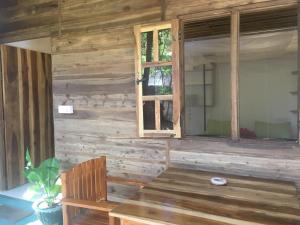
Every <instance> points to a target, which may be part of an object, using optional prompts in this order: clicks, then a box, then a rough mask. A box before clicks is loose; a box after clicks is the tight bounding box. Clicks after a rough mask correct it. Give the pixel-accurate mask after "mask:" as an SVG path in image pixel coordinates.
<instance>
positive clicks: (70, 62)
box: [0, 0, 300, 197]
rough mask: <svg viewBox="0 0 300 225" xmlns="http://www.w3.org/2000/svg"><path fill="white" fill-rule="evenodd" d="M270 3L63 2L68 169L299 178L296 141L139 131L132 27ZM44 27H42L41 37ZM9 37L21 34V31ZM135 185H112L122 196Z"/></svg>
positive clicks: (62, 147)
mask: <svg viewBox="0 0 300 225" xmlns="http://www.w3.org/2000/svg"><path fill="white" fill-rule="evenodd" d="M42 1H46V0H35V1H33V0H31V1H29V2H31V3H32V2H35V3H38V2H42ZM48 1H49V0H48ZM268 1H274V0H230V1H224V0H161V1H160V0H153V1H140V0H114V1H108V0H90V1H84V0H64V1H60V0H58V9H57V10H58V11H57V12H55V13H53V15H54V17H55V18H57V16H56V15H59V16H58V18H57V19H58V21H57V33H55V32H54V33H52V35H53V36H52V52H53V64H52V67H53V92H54V93H53V96H54V123H55V152H56V156H57V157H58V158H60V159H61V160H62V161H63V162H64V165H65V166H66V167H68V166H69V165H71V164H74V163H79V162H82V161H85V160H87V159H90V158H94V157H97V156H100V155H106V156H108V168H109V174H110V175H114V176H120V177H125V178H133V179H139V180H142V181H148V180H150V179H152V178H153V177H154V176H157V175H158V174H159V173H160V172H162V171H163V170H164V169H165V168H166V167H167V165H169V164H171V165H175V166H180V167H192V168H195V169H208V170H222V171H223V170H225V171H228V172H231V173H236V174H245V175H249V174H250V175H256V176H262V177H272V178H281V179H291V180H295V181H298V180H299V173H297V170H299V166H298V165H299V164H300V159H299V156H300V153H299V148H298V146H286V145H283V146H281V145H279V147H278V146H277V145H274V146H272V145H271V144H269V145H267V146H268V147H265V144H258V145H257V146H256V147H254V145H255V144H254V145H252V147H251V146H250V147H249V145H248V144H247V145H245V144H244V143H242V144H240V145H239V144H233V143H231V142H227V141H225V140H224V141H220V140H219V141H215V140H199V139H197V138H194V139H191V140H190V139H185V140H174V141H168V140H163V139H139V138H137V136H136V114H135V113H136V112H135V110H136V105H135V91H134V90H135V88H134V85H135V84H134V36H133V25H134V24H141V23H145V22H148V23H149V22H155V21H160V20H161V19H162V18H167V19H173V18H176V17H177V16H178V15H184V14H189V13H198V12H207V11H209V10H214V9H228V8H231V7H235V6H243V5H247V4H250V3H251V4H252V3H265V2H268ZM276 1H277V2H278V3H280V2H281V3H282V2H283V1H282V0H276ZM286 1H290V0H285V2H286ZM9 8H10V7H9ZM4 11H6V10H4ZM44 22H45V21H44ZM44 25H45V26H46V24H44ZM53 27H55V26H52V28H53ZM43 30H44V29H42V28H38V27H37V33H38V35H37V36H39V33H40V32H41V33H43ZM30 31H31V30H30V28H28V29H27V30H26V29H25V30H23V32H24V33H27V32H28V34H30ZM3 35H4V36H3V37H5V38H2V41H3V40H7V38H6V37H8V36H7V35H6V34H3ZM10 35H12V36H13V37H14V38H17V37H16V36H17V35H18V32H17V30H16V31H15V33H14V31H11V32H10ZM0 40H1V36H0ZM60 104H65V105H74V109H75V113H74V115H59V114H57V106H58V105H60ZM270 146H271V147H270ZM272 148H276V151H275V152H276V154H274V152H273V150H272ZM238 161H240V162H238ZM290 165H291V166H290ZM224 168H225V169H224ZM128 190H129V192H128ZM134 190H135V188H132V187H131V188H129V187H127V186H123V185H114V186H112V185H111V186H110V192H112V193H114V194H115V196H117V197H120V196H122V197H124V196H125V197H126V196H128V193H131V192H132V191H134Z"/></svg>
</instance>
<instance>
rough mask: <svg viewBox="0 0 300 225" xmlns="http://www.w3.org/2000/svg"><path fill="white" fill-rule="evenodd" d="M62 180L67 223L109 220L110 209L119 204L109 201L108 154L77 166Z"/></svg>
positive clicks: (101, 223) (100, 223) (95, 224)
mask: <svg viewBox="0 0 300 225" xmlns="http://www.w3.org/2000/svg"><path fill="white" fill-rule="evenodd" d="M61 180H62V195H63V200H62V205H63V220H64V225H91V224H92V225H107V224H109V216H108V213H109V212H110V211H111V210H112V209H113V208H115V207H116V206H118V204H117V203H114V202H109V201H107V176H106V158H105V157H101V158H97V159H92V160H89V161H87V162H84V163H81V164H79V165H77V166H75V167H74V168H72V169H71V170H70V171H67V172H64V173H62V174H61ZM112 219H113V218H112ZM112 222H113V223H115V221H111V222H110V223H111V224H112Z"/></svg>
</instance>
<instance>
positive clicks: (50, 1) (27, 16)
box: [0, 0, 58, 43]
mask: <svg viewBox="0 0 300 225" xmlns="http://www.w3.org/2000/svg"><path fill="white" fill-rule="evenodd" d="M2 1H6V0H1V2H2ZM0 6H1V7H0V43H6V42H14V41H20V40H26V39H33V38H41V37H47V36H54V35H56V34H57V32H58V0H22V1H18V2H15V3H11V4H1V5H0Z"/></svg>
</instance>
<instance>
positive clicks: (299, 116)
mask: <svg viewBox="0 0 300 225" xmlns="http://www.w3.org/2000/svg"><path fill="white" fill-rule="evenodd" d="M297 14H298V18H297V20H298V26H297V29H298V72H297V80H298V82H297V83H298V84H297V85H298V87H297V91H298V101H297V105H298V107H297V109H298V113H297V131H298V144H300V38H299V37H300V2H298V7H297Z"/></svg>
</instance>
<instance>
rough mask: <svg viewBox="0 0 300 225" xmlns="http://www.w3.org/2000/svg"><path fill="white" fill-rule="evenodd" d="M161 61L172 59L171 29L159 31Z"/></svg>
mask: <svg viewBox="0 0 300 225" xmlns="http://www.w3.org/2000/svg"><path fill="white" fill-rule="evenodd" d="M158 44H159V61H172V33H171V29H164V30H159V31H158Z"/></svg>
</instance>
